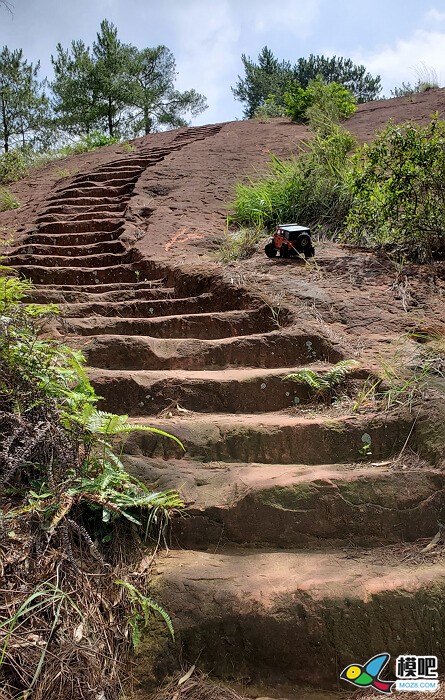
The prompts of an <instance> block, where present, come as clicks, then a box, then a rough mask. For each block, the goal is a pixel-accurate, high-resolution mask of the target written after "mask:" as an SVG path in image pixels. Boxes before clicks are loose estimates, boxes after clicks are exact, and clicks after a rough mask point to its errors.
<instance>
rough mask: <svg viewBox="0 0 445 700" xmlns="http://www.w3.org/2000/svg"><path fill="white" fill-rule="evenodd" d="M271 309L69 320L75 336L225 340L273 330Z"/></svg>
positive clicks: (67, 321) (94, 317)
mask: <svg viewBox="0 0 445 700" xmlns="http://www.w3.org/2000/svg"><path fill="white" fill-rule="evenodd" d="M268 311H269V309H268V308H267V307H260V308H258V309H253V310H251V311H222V312H217V311H215V312H214V313H195V314H189V315H184V316H176V315H175V316H164V317H160V318H153V319H149V318H104V317H96V316H92V317H89V318H79V319H77V318H68V317H67V318H65V319H64V320H63V321H64V326H65V328H66V330H67V332H68V333H69V334H72V335H119V334H122V335H144V336H151V337H154V338H213V339H215V338H225V337H228V336H229V337H230V336H236V335H246V334H249V333H254V332H256V331H258V330H261V331H263V332H267V331H269V330H272V328H273V326H274V323H273V319H272V318H271V317H270V316H269V313H268Z"/></svg>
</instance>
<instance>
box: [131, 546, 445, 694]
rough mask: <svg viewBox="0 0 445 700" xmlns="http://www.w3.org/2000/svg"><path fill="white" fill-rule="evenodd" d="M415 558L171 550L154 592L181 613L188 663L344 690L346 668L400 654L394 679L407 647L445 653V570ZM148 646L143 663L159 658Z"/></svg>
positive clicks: (222, 673)
mask: <svg viewBox="0 0 445 700" xmlns="http://www.w3.org/2000/svg"><path fill="white" fill-rule="evenodd" d="M351 544H352V545H353V544H354V543H353V542H352V543H351ZM405 557H406V553H405V550H404V548H401V549H400V550H399V551H397V549H395V548H394V547H390V548H378V549H376V550H374V551H371V552H360V551H358V550H357V549H350V550H349V551H348V550H344V551H341V550H329V551H327V552H258V551H255V550H253V551H252V550H251V551H243V550H238V551H233V552H224V553H216V554H209V553H205V552H197V551H177V552H172V551H171V552H170V553H169V554H168V555H165V556H164V558H159V559H158V561H157V565H156V569H157V578H156V579H155V580H154V582H153V591H152V595H153V597H154V598H155V600H156V602H157V603H159V604H161V605H162V606H163V608H164V609H165V610H168V612H169V614H170V615H171V617H172V619H173V624H174V627H175V630H176V638H177V646H178V649H180V650H181V653H180V656H181V659H182V661H183V663H185V664H187V663H192V662H194V661H195V660H196V659H197V658H199V663H200V666H201V667H204V668H206V669H208V670H211V671H212V672H213V673H214V674H215V675H217V676H219V677H220V678H233V674H234V669H235V672H236V675H237V677H238V678H249V679H251V680H253V681H257V680H262V681H264V682H269V683H270V684H271V685H272V684H273V682H274V681H281V682H284V681H290V682H292V683H309V684H310V685H312V686H318V687H323V688H331V689H338V687H339V684H340V680H339V675H340V672H341V670H342V669H343V668H345V667H346V666H347V665H349V664H353V663H361V664H362V663H364V662H365V661H366V660H367V659H370V658H371V657H373V656H375V655H376V654H377V653H380V652H381V653H384V652H387V653H388V654H390V655H391V662H390V667H388V673H387V676H388V677H391V678H393V677H394V671H395V660H396V657H397V656H398V655H399V654H407V653H409V654H420V655H425V654H429V653H433V654H438V655H439V656H440V655H441V652H440V640H441V639H443V638H444V635H445V605H444V602H443V601H444V597H445V567H444V565H443V562H441V561H440V560H439V561H437V562H436V563H430V562H428V561H427V560H426V561H425V560H424V559H423V557H419V561H420V563H418V564H415V563H414V564H413V563H411V564H410V563H409V562H407V561H405ZM422 559H423V560H424V563H422ZM147 648H148V649H149V651H147V654H146V655H144V657H142V658H141V657H139V659H138V666H139V667H140V668H142V667H144V664H147V665H150V663H151V659H150V657H151V656H152V654H153V649H152V647H151V646H150V645H149V646H148V647H147ZM425 650H427V651H425ZM158 651H159V658H158V659H157V660H158V662H159V663H161V664H162V659H163V658H164V659H165V658H166V657H165V656H164V654H165V651H166V650H165V649H162V650H161V649H159V650H158ZM384 677H386V672H385V675H384Z"/></svg>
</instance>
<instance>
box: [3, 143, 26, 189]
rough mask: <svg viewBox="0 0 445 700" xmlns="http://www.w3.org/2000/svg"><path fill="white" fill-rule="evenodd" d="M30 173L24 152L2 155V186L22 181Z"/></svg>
mask: <svg viewBox="0 0 445 700" xmlns="http://www.w3.org/2000/svg"><path fill="white" fill-rule="evenodd" d="M27 172H28V158H27V157H26V156H25V154H24V153H23V152H22V151H18V150H17V151H8V153H2V154H0V184H3V185H7V184H9V183H10V182H16V181H17V180H21V178H22V177H25V175H26V174H27Z"/></svg>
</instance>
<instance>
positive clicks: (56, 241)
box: [26, 228, 124, 246]
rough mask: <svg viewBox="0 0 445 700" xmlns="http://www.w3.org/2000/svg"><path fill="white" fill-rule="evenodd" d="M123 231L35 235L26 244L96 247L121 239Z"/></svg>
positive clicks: (120, 229)
mask: <svg viewBox="0 0 445 700" xmlns="http://www.w3.org/2000/svg"><path fill="white" fill-rule="evenodd" d="M123 231H124V229H123V228H116V230H115V231H84V232H83V233H66V234H64V233H53V234H51V235H44V234H41V233H35V234H33V235H31V236H27V238H26V242H27V243H31V244H34V243H36V244H37V245H39V244H42V245H55V246H77V245H90V244H91V245H94V244H95V243H102V242H106V241H114V240H116V239H117V238H119V236H120V235H121V234H122V233H123Z"/></svg>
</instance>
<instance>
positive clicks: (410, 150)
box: [342, 115, 445, 262]
mask: <svg viewBox="0 0 445 700" xmlns="http://www.w3.org/2000/svg"><path fill="white" fill-rule="evenodd" d="M444 139H445V122H444V121H440V120H439V119H438V117H437V115H436V116H435V117H434V118H433V119H432V120H431V121H430V122H429V124H427V125H425V126H421V125H418V124H414V123H406V124H394V123H390V124H389V125H388V126H387V127H386V128H385V129H384V130H383V131H382V132H381V133H380V134H378V135H377V137H376V139H375V140H374V141H373V143H371V144H365V145H364V146H363V147H362V148H361V149H360V150H359V151H358V152H357V154H356V155H355V156H354V159H353V167H352V170H351V174H350V179H349V184H350V188H351V193H352V195H353V201H352V206H351V209H350V211H349V213H348V216H347V218H346V230H345V232H344V234H343V235H342V239H343V240H344V241H346V242H348V243H356V244H359V245H367V246H370V247H373V248H379V247H385V248H386V249H389V250H392V251H393V252H394V253H395V254H397V255H399V256H402V255H404V256H405V257H406V259H411V260H416V261H419V262H425V261H430V260H431V259H433V258H435V257H438V256H441V255H442V254H443V253H444V252H445V234H444V231H445V204H444V202H445V151H444V149H443V142H444Z"/></svg>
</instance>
